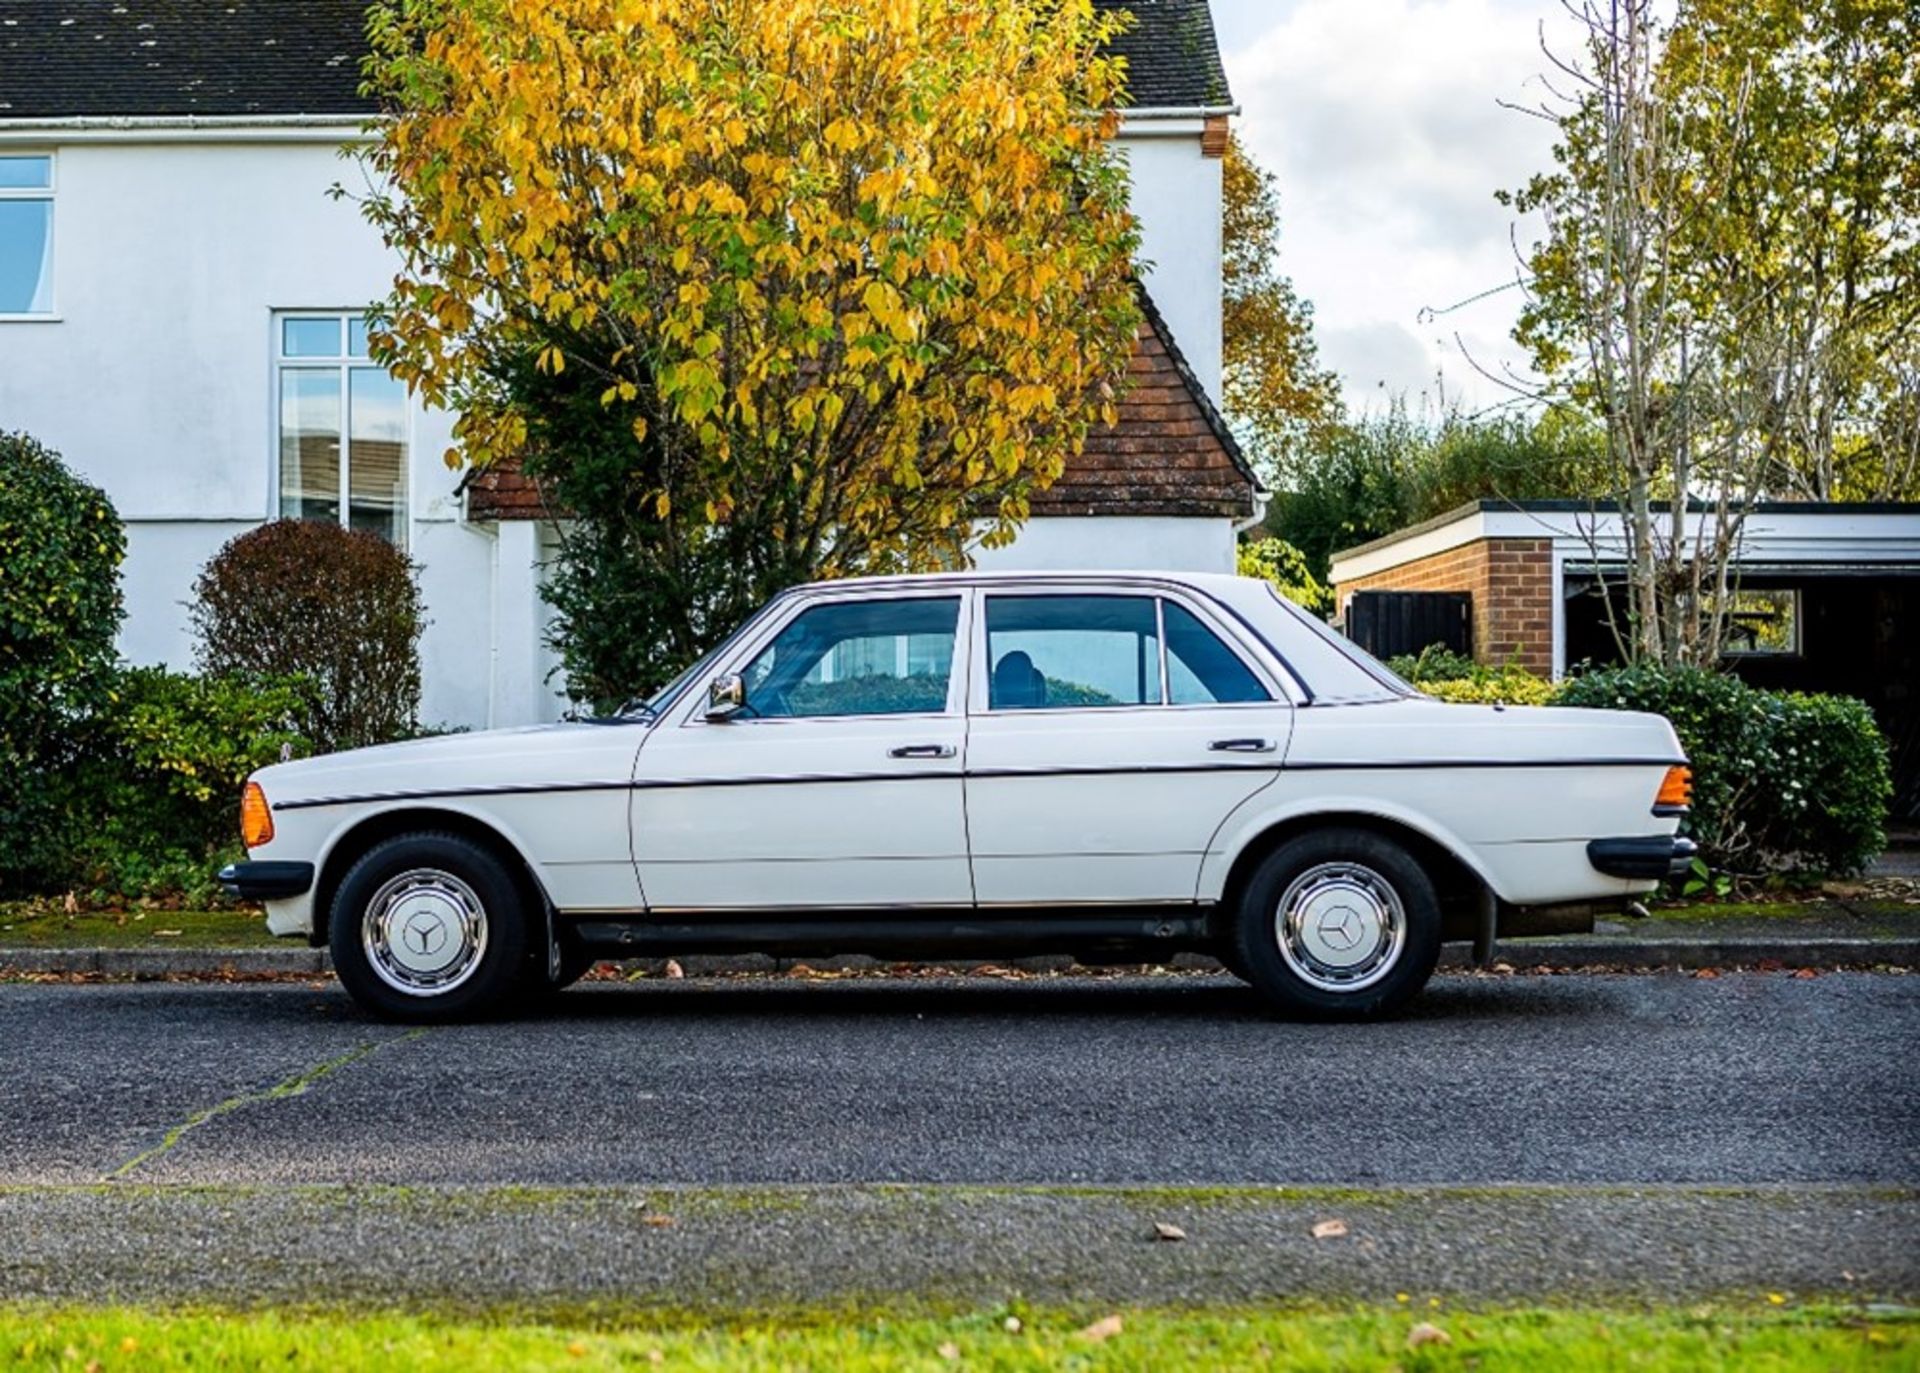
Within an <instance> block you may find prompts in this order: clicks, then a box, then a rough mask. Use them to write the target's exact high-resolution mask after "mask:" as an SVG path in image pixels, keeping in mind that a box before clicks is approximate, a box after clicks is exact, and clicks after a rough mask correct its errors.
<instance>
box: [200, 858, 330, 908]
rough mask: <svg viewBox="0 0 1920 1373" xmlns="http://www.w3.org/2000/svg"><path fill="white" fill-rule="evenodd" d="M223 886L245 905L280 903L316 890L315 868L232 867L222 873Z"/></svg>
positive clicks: (265, 864) (305, 865)
mask: <svg viewBox="0 0 1920 1373" xmlns="http://www.w3.org/2000/svg"><path fill="white" fill-rule="evenodd" d="M220 885H221V886H223V887H225V888H226V889H227V891H228V892H229V893H230V894H231V895H234V896H237V897H239V898H241V899H242V900H243V901H281V900H285V899H286V898H287V897H290V896H305V895H306V894H307V893H308V892H309V891H311V890H312V889H313V864H311V863H276V862H264V861H262V862H249V863H229V864H227V866H226V867H224V868H222V869H220Z"/></svg>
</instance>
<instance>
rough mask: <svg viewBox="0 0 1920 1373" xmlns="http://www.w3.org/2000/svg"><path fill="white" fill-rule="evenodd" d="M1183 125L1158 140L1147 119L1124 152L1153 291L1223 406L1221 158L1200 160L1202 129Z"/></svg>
mask: <svg viewBox="0 0 1920 1373" xmlns="http://www.w3.org/2000/svg"><path fill="white" fill-rule="evenodd" d="M1178 127H1179V128H1180V130H1181V132H1178V133H1166V134H1155V133H1152V132H1151V130H1152V129H1153V124H1152V123H1151V122H1150V121H1141V122H1140V123H1138V124H1135V125H1130V126H1129V129H1128V132H1127V133H1126V135H1125V136H1123V137H1122V138H1121V139H1120V147H1121V150H1122V151H1123V153H1124V154H1125V155H1126V159H1127V168H1128V173H1129V175H1131V177H1132V178H1133V200H1132V205H1133V212H1134V214H1136V215H1137V216H1139V219H1140V256H1141V258H1142V259H1143V264H1144V271H1143V276H1144V278H1145V280H1146V284H1147V291H1148V293H1149V294H1151V295H1152V296H1153V302H1154V304H1155V305H1157V306H1159V307H1160V313H1161V314H1162V315H1163V316H1164V317H1165V318H1166V321H1167V324H1168V325H1169V326H1170V327H1171V328H1172V330H1173V337H1174V340H1175V341H1176V342H1177V343H1179V345H1180V351H1181V352H1182V353H1184V354H1185V355H1186V358H1187V361H1188V362H1189V363H1190V364H1191V365H1192V367H1193V373H1194V375H1195V376H1197V377H1198V378H1199V379H1200V382H1201V384H1202V385H1203V386H1205V387H1206V388H1207V394H1208V395H1209V396H1210V397H1212V398H1213V400H1214V403H1215V404H1218V403H1219V400H1220V273H1221V257H1220V168H1221V159H1220V158H1217V157H1206V156H1203V155H1202V154H1201V152H1200V137H1199V133H1198V126H1197V124H1190V123H1189V122H1188V121H1181V122H1180V124H1179V125H1178ZM1190 128H1191V131H1188V130H1189V129H1190ZM1135 130H1140V132H1135Z"/></svg>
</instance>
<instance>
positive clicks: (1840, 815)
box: [1559, 667, 1893, 873]
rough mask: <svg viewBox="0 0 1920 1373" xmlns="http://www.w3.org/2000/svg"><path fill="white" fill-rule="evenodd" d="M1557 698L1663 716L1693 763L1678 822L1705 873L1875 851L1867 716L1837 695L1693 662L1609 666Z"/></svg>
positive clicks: (1836, 860)
mask: <svg viewBox="0 0 1920 1373" xmlns="http://www.w3.org/2000/svg"><path fill="white" fill-rule="evenodd" d="M1559 704H1561V705H1568V706H1599V707H1602V708H1607V709H1615V710H1646V711H1652V712H1654V713H1656V714H1659V715H1664V716H1666V717H1667V719H1668V720H1670V721H1672V723H1673V727H1674V731H1675V732H1676V733H1677V734H1679V736H1680V743H1681V746H1682V747H1683V748H1685V749H1686V752H1687V757H1688V759H1689V760H1690V761H1691V763H1692V765H1693V778H1694V788H1693V810H1692V813H1691V814H1690V815H1689V816H1688V818H1687V823H1686V829H1687V832H1688V833H1689V834H1691V835H1692V836H1693V837H1694V838H1695V839H1697V840H1698V841H1699V842H1700V847H1701V850H1702V855H1703V857H1705V859H1706V861H1707V862H1708V863H1709V864H1710V865H1712V866H1713V867H1715V868H1718V869H1724V870H1730V871H1736V872H1738V871H1745V872H1762V871H1783V870H1793V869H1802V870H1806V869H1811V870H1818V871H1821V872H1829V873H1846V872H1855V871H1858V870H1859V869H1860V868H1862V867H1864V866H1865V865H1866V864H1867V863H1868V862H1870V861H1871V860H1872V859H1873V857H1874V855H1876V854H1877V853H1879V852H1880V850H1881V849H1882V848H1883V847H1885V844H1886V835H1885V831H1884V828H1883V827H1884V824H1885V818H1886V809H1887V803H1888V801H1889V799H1890V798H1891V797H1892V795H1893V781H1892V771H1891V768H1890V766H1889V764H1888V759H1887V745H1886V741H1885V739H1884V738H1882V737H1881V734H1880V731H1879V728H1878V727H1877V726H1876V725H1875V724H1874V721H1873V716H1872V714H1871V713H1870V712H1869V711H1868V710H1867V708H1866V706H1865V705H1864V704H1862V703H1861V702H1859V701H1856V700H1853V699H1851V698H1850V697H1844V696H1809V695H1803V694H1800V693H1797V692H1768V691H1761V690H1759V689H1757V688H1755V687H1751V686H1748V685H1747V684H1746V683H1745V682H1742V681H1741V680H1740V679H1739V678H1737V677H1732V676H1728V675H1724V674H1720V673H1715V672H1708V671H1705V670H1702V669H1699V668H1682V669H1677V670H1670V669H1661V668H1656V667H1629V668H1613V669H1608V670H1605V671H1601V672H1593V673H1588V674H1587V675H1586V676H1584V677H1579V678H1576V679H1575V680H1573V681H1571V682H1569V683H1567V684H1566V686H1565V687H1564V688H1563V689H1562V691H1561V693H1560V698H1559Z"/></svg>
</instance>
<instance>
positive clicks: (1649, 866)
mask: <svg viewBox="0 0 1920 1373" xmlns="http://www.w3.org/2000/svg"><path fill="white" fill-rule="evenodd" d="M1699 848H1700V846H1699V845H1698V844H1695V843H1694V842H1693V840H1691V839H1682V838H1681V837H1680V836H1679V835H1677V834H1655V835H1649V836H1647V837H1646V838H1644V839H1595V840H1594V841H1592V842H1591V843H1589V844H1588V845H1587V861H1588V862H1589V863H1591V864H1593V866H1594V867H1595V868H1596V869H1597V870H1598V871H1600V872H1603V873H1605V874H1606V875H1607V876H1608V877H1632V878H1638V879H1640V880H1641V881H1657V880H1658V879H1660V878H1665V877H1679V876H1682V875H1683V874H1684V873H1685V872H1686V871H1687V869H1688V868H1690V867H1692V866H1693V856H1694V854H1695V853H1697V852H1699Z"/></svg>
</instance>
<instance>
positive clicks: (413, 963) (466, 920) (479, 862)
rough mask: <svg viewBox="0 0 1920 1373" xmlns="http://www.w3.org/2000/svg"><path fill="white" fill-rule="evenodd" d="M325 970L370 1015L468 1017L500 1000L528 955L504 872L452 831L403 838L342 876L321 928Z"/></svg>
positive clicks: (522, 921) (517, 899) (514, 894)
mask: <svg viewBox="0 0 1920 1373" xmlns="http://www.w3.org/2000/svg"><path fill="white" fill-rule="evenodd" d="M327 934H328V944H329V947H330V948H331V950H332V953H333V967H334V971H335V973H336V974H337V975H338V976H339V978H340V981H341V984H342V985H343V986H345V987H346V989H347V991H348V992H349V993H351V994H352V996H353V999H354V1000H355V1001H358V1002H359V1003H360V1004H361V1005H362V1006H364V1007H366V1008H367V1009H368V1010H370V1011H372V1012H373V1013H374V1014H376V1015H380V1016H384V1017H386V1018H388V1019H392V1020H407V1021H416V1022H428V1021H444V1020H467V1019H473V1018H477V1017H480V1016H485V1015H490V1014H492V1013H494V1012H495V1011H497V1010H499V1009H500V1008H501V1007H502V1006H504V1005H505V1004H507V1002H508V1000H509V998H510V997H511V995H512V993H513V991H514V990H515V987H516V984H517V983H518V981H519V974H520V970H521V968H522V965H523V964H524V963H525V962H526V957H527V922H526V918H525V914H524V912H523V910H522V900H521V896H520V893H519V891H518V889H517V888H516V887H515V885H514V881H513V877H512V875H511V874H510V873H509V872H508V871H507V869H506V867H505V866H504V865H503V864H502V863H501V862H500V860H499V859H498V858H496V857H495V856H494V855H493V854H492V853H490V852H488V851H487V850H486V849H485V848H483V847H481V846H480V845H478V844H476V843H474V842H473V841H472V840H470V839H466V838H463V837H461V836H459V835H454V834H404V835H397V836H395V837H394V838H391V839H386V840H383V841H382V842H380V843H379V844H376V845H374V847H373V848H371V849H369V850H368V851H367V852H366V853H365V854H363V855H362V856H361V857H360V859H359V861H357V862H356V863H354V865H353V867H352V868H350V869H349V870H348V871H347V875H346V877H345V879H344V880H343V881H342V882H341V883H340V889H339V891H338V892H337V893H336V895H335V896H334V900H333V911H332V914H331V917H330V919H329V922H328V929H327Z"/></svg>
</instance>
